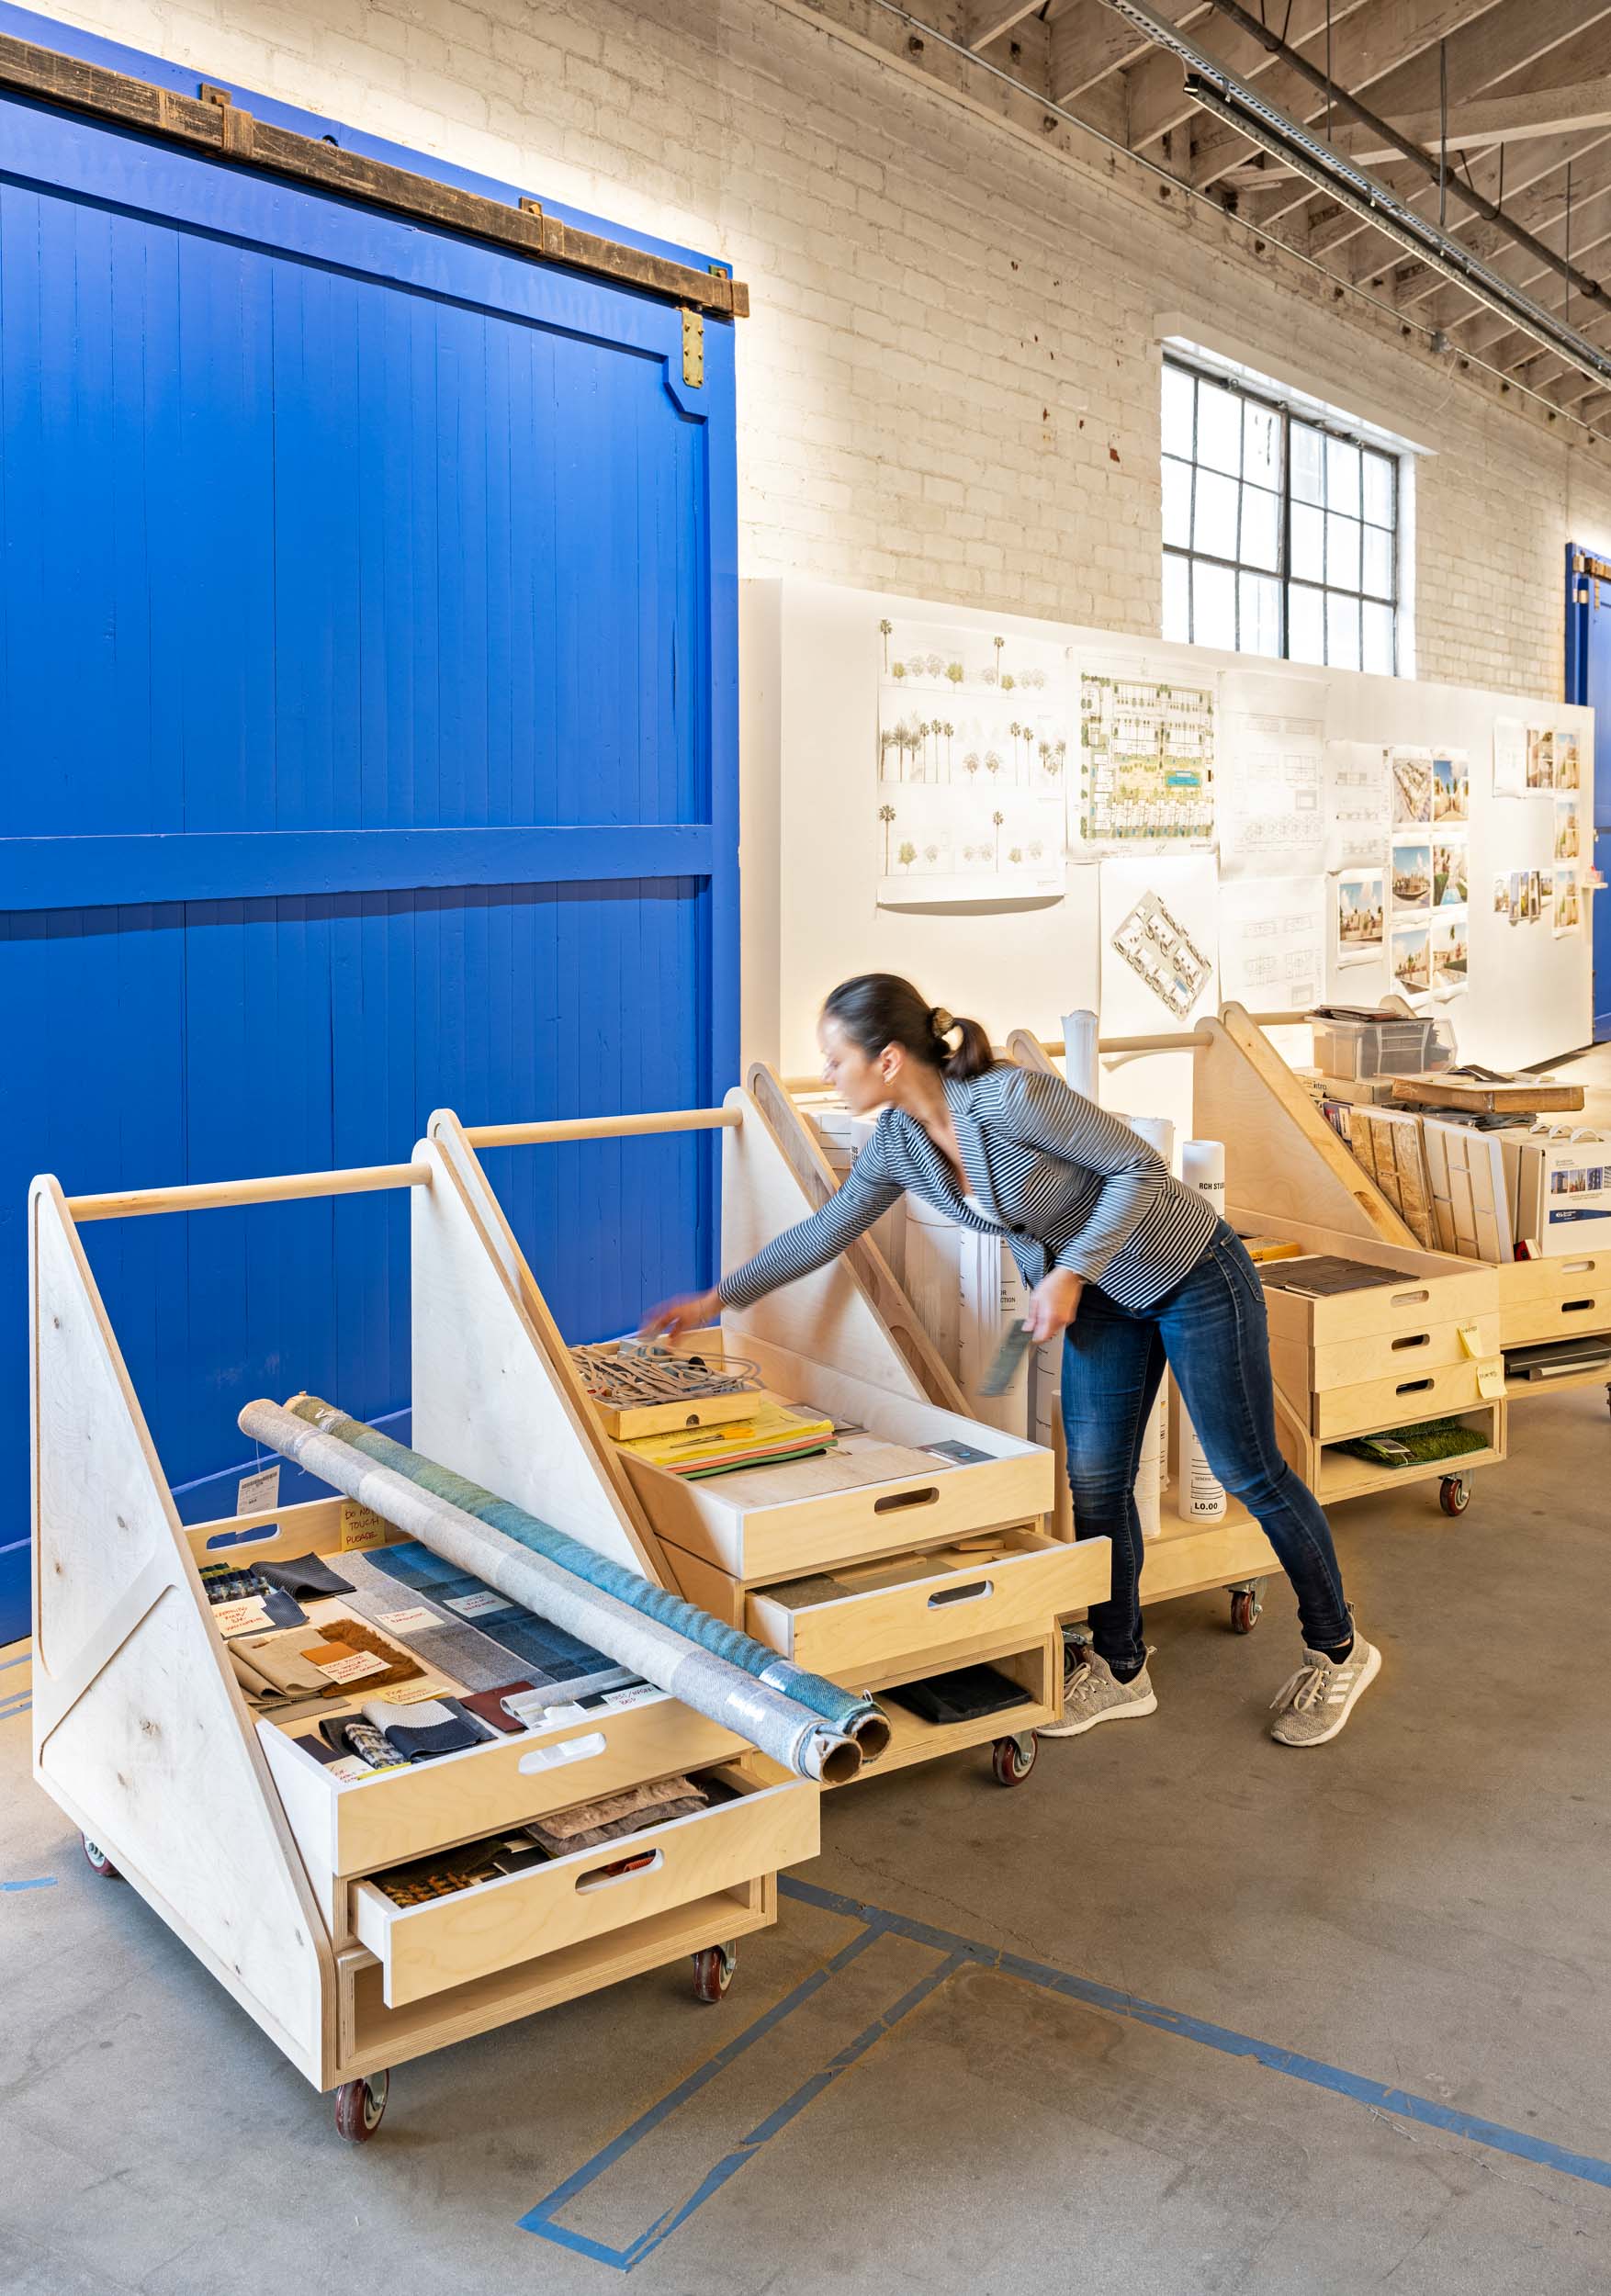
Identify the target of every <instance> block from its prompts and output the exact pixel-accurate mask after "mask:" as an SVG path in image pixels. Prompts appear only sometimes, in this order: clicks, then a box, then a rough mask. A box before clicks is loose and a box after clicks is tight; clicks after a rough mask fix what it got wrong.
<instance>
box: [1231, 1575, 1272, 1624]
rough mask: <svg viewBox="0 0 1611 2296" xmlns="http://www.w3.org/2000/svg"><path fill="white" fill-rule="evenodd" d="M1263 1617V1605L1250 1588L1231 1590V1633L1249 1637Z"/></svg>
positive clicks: (1241, 1587) (1238, 1587)
mask: <svg viewBox="0 0 1611 2296" xmlns="http://www.w3.org/2000/svg"><path fill="white" fill-rule="evenodd" d="M1263 1616H1264V1604H1262V1603H1261V1602H1260V1601H1259V1599H1258V1596H1257V1594H1256V1592H1255V1590H1254V1589H1253V1588H1252V1587H1250V1586H1236V1587H1233V1588H1232V1589H1231V1632H1232V1633H1233V1634H1236V1635H1250V1634H1251V1633H1252V1632H1253V1629H1254V1628H1255V1626H1257V1624H1258V1622H1259V1620H1260V1619H1261V1618H1262V1617H1263Z"/></svg>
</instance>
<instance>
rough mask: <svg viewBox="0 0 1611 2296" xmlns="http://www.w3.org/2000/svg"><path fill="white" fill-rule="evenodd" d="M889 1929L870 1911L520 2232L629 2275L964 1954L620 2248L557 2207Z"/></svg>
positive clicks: (910, 1993) (525, 2220)
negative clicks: (847, 1937) (825, 1959)
mask: <svg viewBox="0 0 1611 2296" xmlns="http://www.w3.org/2000/svg"><path fill="white" fill-rule="evenodd" d="M889 1927H890V1925H889V1924H888V1923H887V1922H886V1921H885V1920H884V1918H883V1917H882V1916H881V1915H878V1914H874V1915H872V1916H870V1917H869V1919H868V1922H867V1926H866V1927H865V1929H863V1930H862V1931H861V1932H860V1933H859V1935H857V1936H856V1937H854V1938H852V1939H851V1942H850V1944H849V1945H847V1946H845V1947H844V1948H842V1949H841V1951H840V1952H839V1953H837V1954H836V1955H835V1956H834V1958H833V1960H832V1961H831V1962H829V1963H828V1964H826V1965H825V1966H824V1967H823V1968H822V1969H820V1970H816V1971H814V1972H813V1973H812V1975H811V1976H809V1977H806V1978H804V1979H803V1980H802V1981H801V1983H800V1984H799V1985H797V1986H795V1987H794V1991H793V1992H792V1993H788V1994H785V1995H784V1997H783V1999H782V2000H781V2001H779V2002H777V2003H776V2004H775V2005H774V2006H773V2007H772V2009H768V2010H767V2012H766V2014H765V2015H764V2016H763V2017H760V2018H758V2019H757V2020H756V2021H755V2023H754V2024H753V2025H752V2026H749V2028H747V2030H746V2031H745V2032H742V2033H740V2034H739V2035H738V2038H737V2040H735V2041H733V2042H731V2043H729V2044H728V2046H727V2048H726V2049H725V2050H721V2051H719V2052H718V2053H717V2054H716V2056H715V2057H713V2058H712V2059H711V2060H710V2063H709V2064H708V2065H702V2066H701V2067H700V2069H699V2071H698V2072H697V2073H694V2074H691V2075H690V2076H689V2078H688V2079H687V2080H686V2081H683V2082H682V2083H681V2084H680V2085H679V2087H678V2088H674V2089H673V2090H672V2091H671V2093H670V2096H669V2097H666V2098H662V2099H661V2100H660V2102H659V2104H658V2105H652V2106H650V2108H649V2110H648V2112H646V2113H644V2114H643V2115H642V2116H641V2117H640V2118H639V2119H638V2120H637V2121H635V2122H633V2124H632V2126H631V2127H630V2128H629V2129H625V2130H623V2132H622V2133H621V2135H620V2136H618V2137H616V2138H615V2139H614V2143H613V2144H607V2145H606V2146H605V2147H604V2149H603V2152H602V2153H597V2154H595V2155H594V2156H593V2158H592V2159H591V2161H589V2162H587V2163H586V2164H585V2165H584V2167H581V2168H580V2169H578V2171H577V2172H576V2174H575V2176H573V2177H569V2178H567V2179H566V2181H565V2183H564V2184H562V2185H560V2186H558V2187H557V2189H555V2190H554V2191H553V2192H551V2193H550V2194H549V2195H548V2197H547V2199H546V2200H540V2201H539V2202H538V2203H537V2206H536V2207H535V2209H533V2210H531V2211H530V2212H529V2213H528V2214H526V2215H524V2216H523V2217H522V2218H521V2220H520V2223H521V2229H522V2230H523V2231H524V2232H528V2233H535V2234H538V2235H539V2237H540V2238H542V2239H544V2240H551V2241H553V2242H555V2243H556V2245H558V2246H559V2247H562V2248H569V2249H570V2250H571V2251H572V2252H573V2253H574V2254H576V2255H578V2256H584V2257H591V2258H592V2259H593V2261H594V2262H595V2263H597V2264H608V2265H612V2266H614V2268H615V2270H616V2271H618V2272H630V2271H632V2270H633V2268H635V2267H636V2266H637V2265H639V2264H641V2263H642V2261H643V2259H644V2257H647V2256H648V2255H649V2254H650V2253H651V2252H652V2251H653V2250H654V2249H656V2248H658V2247H659V2245H660V2243H661V2242H662V2241H663V2240H667V2239H669V2238H670V2235H671V2234H672V2233H674V2232H675V2231H676V2230H677V2228H678V2226H679V2225H681V2224H685V2223H687V2221H688V2219H689V2218H690V2217H691V2216H692V2215H693V2212H694V2211H695V2210H696V2209H699V2208H703V2207H704V2203H705V2202H706V2201H707V2200H710V2199H711V2198H712V2197H713V2196H714V2195H715V2193H717V2192H719V2191H720V2190H721V2189H722V2187H723V2186H724V2185H725V2184H726V2183H727V2181H728V2179H729V2178H732V2177H736V2176H737V2175H738V2171H739V2169H740V2168H743V2167H746V2166H747V2165H748V2163H749V2162H750V2161H751V2160H753V2159H754V2157H755V2155H756V2154H757V2153H758V2152H759V2151H760V2147H761V2146H762V2145H763V2144H766V2143H768V2142H769V2140H770V2139H771V2138H772V2137H774V2136H776V2135H777V2134H778V2133H779V2132H780V2131H781V2130H783V2129H786V2128H787V2127H788V2125H789V2123H790V2122H791V2121H793V2120H794V2118H795V2117H796V2115H797V2114H799V2113H802V2112H804V2111H805V2108H806V2106H807V2105H810V2104H815V2102H816V2101H817V2098H818V2097H820V2096H821V2094H822V2092H823V2090H824V2089H825V2088H829V2087H830V2086H831V2084H832V2083H833V2082H835V2081H837V2080H838V2079H839V2077H840V2075H841V2074H844V2073H848V2072H849V2071H850V2069H851V2065H854V2064H856V2063H857V2062H858V2060H859V2059H860V2058H862V2057H863V2056H865V2055H866V2054H867V2052H868V2050H869V2049H871V2048H872V2047H873V2045H874V2043H877V2042H880V2041H882V2040H883V2039H884V2035H885V2034H886V2033H888V2032H892V2031H893V2030H894V2028H895V2027H896V2025H898V2024H899V2023H900V2021H901V2020H902V2019H903V2018H904V2017H907V2016H909V2015H910V2014H911V2012H912V2010H913V2009H917V2008H918V2006H919V2005H920V2004H921V2003H922V2002H923V2001H925V2000H927V1999H928V1998H929V1994H931V1993H932V1992H933V1991H934V1990H935V1988H936V1986H941V1985H943V1984H944V1983H945V1980H946V1979H947V1978H948V1977H949V1976H951V1975H952V1973H953V1971H955V1970H957V1969H959V1968H960V1967H961V1966H962V1957H961V1956H960V1955H957V1954H952V1955H949V1956H948V1957H947V1958H946V1959H945V1960H944V1961H941V1962H940V1963H938V1964H936V1965H935V1967H934V1968H932V1969H931V1970H929V1972H928V1974H927V1975H924V1976H922V1977H919V1978H918V1982H917V1984H916V1985H914V1986H910V1987H909V1988H908V1989H907V1992H905V1993H903V1994H902V1996H901V1998H900V1999H899V2000H898V2001H896V2003H895V2004H894V2006H893V2007H892V2008H890V2009H885V2010H884V2012H883V2013H882V2015H880V2016H878V2017H876V2018H874V2020H873V2022H872V2024H871V2025H869V2026H867V2027H866V2028H865V2029H864V2030H863V2031H862V2032H859V2033H858V2034H857V2035H856V2037H855V2039H854V2040H853V2041H851V2042H847V2043H846V2044H845V2046H844V2047H843V2048H842V2049H840V2050H839V2051H838V2052H837V2054H835V2055H833V2056H832V2057H830V2058H829V2060H828V2063H827V2065H824V2066H823V2067H822V2068H821V2070H820V2071H819V2072H817V2073H813V2074H812V2075H811V2077H810V2078H809V2079H808V2080H805V2081H803V2082H802V2083H801V2084H800V2087H799V2088H797V2089H795V2091H794V2095H793V2096H792V2097H786V2098H785V2099H783V2103H782V2104H781V2105H779V2106H777V2107H776V2108H775V2110H773V2111H772V2112H770V2113H768V2115H767V2116H766V2118H765V2120H764V2121H760V2122H757V2124H756V2126H755V2127H754V2128H753V2129H751V2130H750V2131H749V2134H748V2135H747V2136H743V2137H740V2139H739V2140H738V2144H736V2145H735V2146H734V2147H733V2149H732V2151H731V2152H730V2153H727V2154H726V2155H724V2156H723V2157H722V2158H721V2159H720V2160H719V2161H717V2163H716V2165H715V2167H714V2168H712V2169H711V2170H710V2171H709V2172H708V2174H707V2175H705V2176H704V2177H703V2178H701V2179H700V2182H699V2184H698V2185H697V2186H696V2187H695V2189H694V2190H693V2192H691V2193H690V2194H689V2195H688V2197H687V2198H686V2200H680V2201H678V2202H677V2203H676V2205H675V2206H674V2207H672V2208H670V2209H668V2210H667V2211H666V2212H665V2213H664V2214H663V2215H661V2216H659V2217H657V2218H656V2220H655V2222H654V2223H652V2224H650V2225H648V2227H647V2229H646V2230H645V2231H643V2232H641V2233H639V2234H638V2235H637V2239H636V2240H632V2241H628V2242H627V2244H626V2245H625V2247H621V2248H612V2247H611V2246H610V2245H608V2244H607V2243H606V2242H604V2241H602V2240H594V2239H593V2238H591V2235H590V2234H586V2233H576V2232H571V2231H569V2229H568V2228H567V2227H566V2226H565V2225H563V2224H557V2223H555V2222H554V2221H553V2220H554V2214H555V2212H556V2211H558V2209H559V2208H561V2207H563V2206H564V2204H565V2202H566V2201H567V2200H569V2199H571V2198H572V2197H573V2196H574V2195H575V2194H576V2193H577V2192H579V2191H580V2190H581V2189H583V2188H584V2187H585V2186H587V2185H590V2184H591V2183H592V2182H593V2181H594V2180H595V2178H598V2177H600V2176H602V2175H603V2171H604V2170H605V2169H606V2168H607V2167H610V2166H611V2165H612V2164H613V2163H614V2162H615V2161H617V2160H619V2159H620V2158H621V2156H622V2155H623V2154H624V2153H626V2152H629V2151H630V2150H631V2148H632V2146H633V2145H635V2144H638V2143H639V2142H640V2141H641V2139H642V2138H643V2137H645V2136H647V2135H648V2133H649V2132H650V2131H651V2130H652V2129H654V2128H656V2127H658V2126H659V2123H660V2122H662V2121H664V2120H665V2119H666V2117H667V2115H668V2114H669V2113H670V2112H674V2111H675V2110H676V2109H677V2107H678V2106H679V2105H680V2104H682V2103H683V2102H685V2101H686V2099H688V2098H689V2097H691V2096H692V2095H693V2093H694V2090H695V2089H697V2088H704V2085H705V2082H706V2081H707V2080H709V2079H711V2078H712V2077H714V2075H715V2073H717V2072H719V2071H720V2070H721V2069H722V2067H723V2065H726V2064H730V2063H731V2062H732V2060H733V2058H734V2057H736V2056H738V2055H739V2054H742V2052H743V2051H744V2050H746V2049H748V2048H750V2047H751V2046H752V2045H753V2044H754V2043H756V2042H757V2041H760V2039H762V2038H763V2036H764V2035H765V2034H767V2033H769V2032H775V2031H776V2029H777V2027H778V2026H779V2025H781V2024H782V2023H783V2020H784V2018H786V2017H792V2016H793V2015H794V2011H795V2010H796V2009H800V2008H803V2007H804V2005H805V2002H806V2001H807V2000H808V1999H809V1998H811V1996H812V1995H813V1994H814V1993H816V1992H817V1991H818V1990H819V1988H820V1986H822V1985H823V1984H824V1983H825V1982H826V1981H827V1979H828V1976H829V1975H832V1974H834V1973H835V1972H836V1971H837V1970H839V1969H842V1968H843V1967H844V1965H845V1964H846V1963H847V1962H850V1961H851V1960H853V1959H854V1958H855V1957H856V1955H857V1954H858V1953H863V1952H865V1950H866V1948H867V1947H868V1946H869V1945H872V1944H873V1943H875V1942H876V1941H877V1940H878V1939H879V1938H881V1937H883V1936H884V1935H886V1934H887V1933H888V1930H889Z"/></svg>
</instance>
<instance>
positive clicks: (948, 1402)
mask: <svg viewBox="0 0 1611 2296" xmlns="http://www.w3.org/2000/svg"><path fill="white" fill-rule="evenodd" d="M749 1091H750V1096H751V1097H752V1098H753V1100H754V1101H755V1104H756V1106H757V1107H758V1108H759V1109H760V1113H761V1115H762V1117H763V1118H764V1119H765V1120H766V1123H767V1125H768V1127H769V1129H770V1130H771V1131H772V1137H773V1138H774V1139H775V1140H776V1142H777V1143H778V1146H779V1147H780V1148H781V1149H782V1150H783V1156H784V1159H785V1161H786V1162H787V1164H788V1165H789V1168H790V1170H791V1171H792V1172H793V1173H794V1177H795V1178H796V1179H797V1180H798V1181H799V1183H800V1187H801V1190H802V1192H803V1194H804V1196H805V1202H806V1204H807V1205H808V1206H809V1208H810V1210H813V1211H816V1210H819V1209H820V1208H821V1206H822V1205H824V1204H826V1203H827V1201H828V1198H829V1197H830V1196H831V1195H832V1194H833V1193H834V1191H835V1189H836V1188H837V1187H838V1185H839V1183H838V1181H837V1180H836V1178H835V1177H834V1171H833V1166H832V1165H830V1164H829V1163H828V1158H827V1157H826V1156H825V1155H824V1154H823V1153H822V1150H821V1147H820V1146H819V1145H818V1142H817V1135H816V1133H815V1132H814V1131H812V1129H811V1126H810V1125H809V1124H808V1123H807V1122H806V1121H805V1118H804V1117H803V1116H802V1115H801V1113H800V1110H799V1109H798V1108H796V1106H795V1105H794V1097H793V1096H792V1094H790V1092H789V1091H788V1090H787V1089H786V1087H785V1086H784V1084H783V1078H782V1077H781V1076H779V1075H777V1074H776V1073H775V1071H774V1070H772V1069H770V1068H768V1067H766V1066H765V1065H764V1064H763V1063H761V1062H759V1061H758V1062H757V1063H756V1064H755V1066H754V1067H753V1068H751V1070H750V1071H749ZM844 1265H845V1266H846V1267H847V1268H848V1269H849V1271H850V1273H851V1276H852V1277H853V1278H854V1279H855V1281H856V1282H857V1284H859V1285H860V1287H861V1289H862V1292H863V1293H864V1295H865V1297H866V1299H867V1302H868V1304H869V1306H870V1307H871V1308H872V1310H873V1313H874V1314H875V1315H876V1316H877V1317H878V1318H879V1320H880V1322H882V1323H883V1324H884V1329H885V1330H886V1331H887V1332H888V1334H889V1335H890V1337H891V1339H892V1340H893V1341H894V1342H895V1344H896V1346H897V1347H898V1348H899V1350H900V1352H901V1354H902V1356H904V1357H905V1359H906V1363H907V1369H908V1370H909V1371H910V1372H911V1374H912V1377H913V1378H914V1379H916V1380H917V1382H918V1390H919V1391H920V1392H921V1393H922V1394H924V1395H926V1396H927V1397H928V1399H929V1401H930V1402H931V1403H935V1404H937V1405H938V1406H939V1407H940V1409H941V1411H954V1412H960V1413H961V1414H962V1415H963V1417H964V1418H965V1417H966V1416H967V1415H968V1406H967V1399H966V1397H965V1396H964V1395H963V1391H962V1390H961V1388H960V1387H959V1386H958V1385H957V1383H956V1381H955V1379H953V1378H952V1375H951V1372H950V1371H949V1370H948V1369H947V1367H946V1363H945V1358H944V1357H943V1356H941V1353H940V1351H939V1349H938V1348H937V1347H936V1346H935V1345H934V1343H933V1341H932V1340H931V1339H930V1338H929V1334H928V1333H927V1332H926V1331H925V1330H924V1329H923V1326H922V1325H921V1323H920V1322H918V1317H917V1314H916V1312H915V1311H914V1310H913V1307H912V1303H911V1301H910V1300H909V1299H908V1298H907V1294H906V1292H905V1290H904V1289H903V1288H902V1287H901V1285H900V1284H898V1283H897V1282H896V1277H895V1273H894V1270H893V1269H892V1268H891V1266H890V1265H889V1262H888V1261H887V1260H886V1259H885V1258H884V1254H883V1253H882V1252H881V1251H880V1250H879V1248H878V1246H877V1244H875V1243H874V1242H873V1237H872V1235H871V1234H867V1235H864V1236H859V1237H858V1238H857V1240H856V1242H855V1243H854V1244H851V1247H850V1249H849V1251H848V1252H846V1253H845V1255H844Z"/></svg>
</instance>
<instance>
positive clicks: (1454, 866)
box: [1432, 838, 1466, 909]
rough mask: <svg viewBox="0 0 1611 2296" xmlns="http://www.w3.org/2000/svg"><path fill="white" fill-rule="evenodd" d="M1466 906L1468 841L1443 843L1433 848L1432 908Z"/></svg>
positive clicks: (1462, 839)
mask: <svg viewBox="0 0 1611 2296" xmlns="http://www.w3.org/2000/svg"><path fill="white" fill-rule="evenodd" d="M1465 905H1466V841H1465V839H1464V838H1460V839H1459V842H1458V843H1456V842H1454V841H1453V840H1450V841H1449V842H1448V844H1445V843H1443V842H1441V841H1439V842H1437V843H1436V844H1434V846H1433V848H1432V906H1433V907H1434V908H1435V909H1447V908H1464V906H1465Z"/></svg>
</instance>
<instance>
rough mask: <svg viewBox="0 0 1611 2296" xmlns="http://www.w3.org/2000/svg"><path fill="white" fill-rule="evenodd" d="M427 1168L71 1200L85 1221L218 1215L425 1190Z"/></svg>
mask: <svg viewBox="0 0 1611 2296" xmlns="http://www.w3.org/2000/svg"><path fill="white" fill-rule="evenodd" d="M430 1185H431V1167H430V1165H428V1164H369V1165H357V1166H355V1168H354V1170H352V1171H351V1172H282V1173H279V1174H278V1175H277V1176H269V1177H267V1178H265V1179H261V1180H198V1181H197V1182H196V1183H194V1185H193V1186H191V1187H134V1188H126V1189H124V1190H123V1191H122V1192H121V1193H120V1194H118V1195H112V1196H70V1197H69V1198H68V1199H67V1209H68V1210H69V1211H70V1212H71V1213H72V1214H73V1219H74V1220H75V1221H78V1222H79V1224H80V1225H81V1226H82V1225H83V1223H84V1221H86V1220H142V1219H144V1218H145V1216H146V1214H147V1213H148V1212H156V1211H222V1210H227V1209H228V1208H229V1207H230V1206H231V1205H234V1204H287V1203H290V1202H292V1201H293V1200H294V1199H297V1198H299V1197H309V1196H370V1195H374V1194H376V1193H377V1192H378V1191H379V1190H380V1189H382V1188H389V1187H430Z"/></svg>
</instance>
